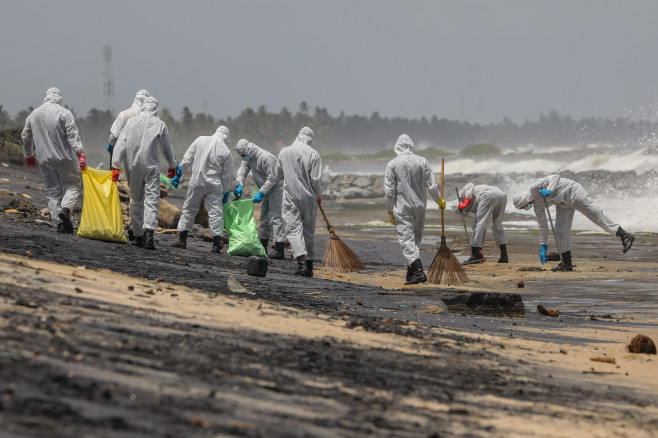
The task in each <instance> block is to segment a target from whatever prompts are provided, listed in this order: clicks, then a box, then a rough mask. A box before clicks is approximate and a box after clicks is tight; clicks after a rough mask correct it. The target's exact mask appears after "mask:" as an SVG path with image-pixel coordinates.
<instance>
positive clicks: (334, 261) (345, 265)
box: [318, 202, 366, 272]
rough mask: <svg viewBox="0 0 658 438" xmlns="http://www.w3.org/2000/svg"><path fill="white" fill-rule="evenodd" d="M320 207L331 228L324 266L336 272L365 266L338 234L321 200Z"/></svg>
mask: <svg viewBox="0 0 658 438" xmlns="http://www.w3.org/2000/svg"><path fill="white" fill-rule="evenodd" d="M318 207H320V212H322V217H323V218H324V221H325V222H326V223H327V229H328V230H329V243H328V244H327V252H325V253H324V259H323V260H322V267H323V268H325V269H327V270H328V271H334V272H354V271H359V270H361V269H363V268H365V267H366V265H365V264H364V263H363V262H362V261H361V259H360V258H359V257H358V256H357V255H356V254H354V252H353V251H352V250H351V249H349V248H348V246H347V245H345V242H343V241H342V240H340V237H338V236H337V235H336V233H335V232H334V227H332V226H331V224H330V223H329V219H327V215H326V214H325V212H324V209H323V208H322V204H320V203H319V202H318Z"/></svg>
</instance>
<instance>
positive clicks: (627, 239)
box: [512, 174, 635, 272]
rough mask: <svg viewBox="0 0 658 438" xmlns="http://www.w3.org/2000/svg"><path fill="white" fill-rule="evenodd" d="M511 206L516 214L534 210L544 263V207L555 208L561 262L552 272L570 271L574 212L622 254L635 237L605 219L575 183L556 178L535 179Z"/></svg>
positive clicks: (571, 267) (540, 252) (546, 236)
mask: <svg viewBox="0 0 658 438" xmlns="http://www.w3.org/2000/svg"><path fill="white" fill-rule="evenodd" d="M512 202H513V203H514V206H515V207H516V208H518V209H520V210H523V209H526V210H528V209H530V207H534V209H535V216H537V223H538V224H539V243H540V247H539V260H540V261H541V263H542V264H544V263H546V261H547V256H546V251H547V250H548V223H547V220H546V205H547V204H548V206H551V205H555V210H556V214H555V240H556V243H557V247H558V248H557V249H558V252H559V253H560V254H561V256H562V257H561V258H562V261H561V262H560V264H559V265H558V266H556V267H554V268H553V269H552V271H554V272H555V271H572V270H573V264H572V260H571V224H572V223H573V215H574V213H575V211H576V210H578V211H579V212H581V213H582V214H583V215H585V217H586V218H587V219H589V220H591V221H592V222H594V223H595V224H596V225H598V226H599V227H601V228H602V229H604V230H605V231H607V232H608V233H610V234H615V235H616V236H618V237H620V238H621V243H622V245H623V247H624V249H623V251H624V253H626V251H628V250H629V249H631V246H633V242H634V241H635V237H634V236H633V235H631V234H629V233H627V232H626V231H624V229H623V228H622V227H621V226H620V225H619V224H617V223H616V222H614V221H612V220H611V219H609V218H608V217H607V216H606V215H605V214H603V210H601V208H600V207H599V206H598V205H597V204H596V203H595V202H594V200H593V199H592V198H590V197H589V195H588V194H587V192H586V191H585V189H584V188H583V186H581V185H580V184H578V183H577V182H576V181H572V180H570V179H567V178H562V177H560V175H557V174H556V175H549V176H547V177H545V178H539V179H538V180H537V181H535V182H534V183H533V184H532V185H531V186H530V189H529V190H527V191H525V192H523V193H521V194H518V195H516V196H514V199H513V201H512Z"/></svg>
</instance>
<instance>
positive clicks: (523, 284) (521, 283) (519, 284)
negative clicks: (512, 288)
mask: <svg viewBox="0 0 658 438" xmlns="http://www.w3.org/2000/svg"><path fill="white" fill-rule="evenodd" d="M516 287H525V283H524V282H523V280H521V281H519V282H518V283H516Z"/></svg>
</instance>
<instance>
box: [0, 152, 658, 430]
mask: <svg viewBox="0 0 658 438" xmlns="http://www.w3.org/2000/svg"><path fill="white" fill-rule="evenodd" d="M2 172H3V175H2V177H3V178H7V179H8V180H9V183H3V184H2V185H0V190H2V189H7V190H9V191H11V192H14V193H17V194H19V196H23V195H27V197H26V196H23V197H24V199H26V200H28V201H30V202H31V203H33V204H34V205H36V206H38V207H39V208H43V207H44V206H45V201H44V199H45V198H44V197H43V191H41V190H39V188H40V187H41V183H40V179H39V178H40V175H39V174H38V172H32V173H29V172H28V170H27V169H25V168H23V167H16V166H13V165H12V166H11V167H9V168H2ZM172 199H173V200H174V201H175V200H176V196H173V197H172ZM324 205H325V208H326V210H327V214H328V215H329V217H330V219H331V220H332V221H334V223H333V225H334V226H335V227H336V232H337V233H338V235H339V236H340V237H341V238H342V239H343V240H344V241H345V242H346V243H347V244H348V245H349V246H350V247H351V248H352V249H353V250H354V251H355V252H356V253H357V254H359V255H360V256H361V257H362V258H363V260H364V261H365V262H366V265H367V269H366V270H365V271H362V272H359V273H351V274H335V273H330V272H327V271H323V270H322V269H320V270H318V271H317V275H316V277H315V278H313V279H310V280H309V279H300V278H298V277H294V276H291V275H290V271H291V270H292V268H293V264H294V261H292V260H290V259H288V260H282V261H278V260H277V261H272V262H271V264H270V266H269V268H268V275H267V277H265V278H258V277H250V276H248V275H246V259H244V258H240V257H230V256H227V255H225V254H222V255H213V256H212V257H211V254H210V253H209V250H210V246H211V244H210V243H206V242H202V241H200V240H195V239H192V240H190V242H189V245H188V249H187V250H186V251H179V250H173V249H171V248H169V245H170V244H171V243H173V241H174V239H175V236H173V235H169V234H157V235H156V245H157V246H158V250H157V251H153V252H149V251H144V250H141V249H138V248H135V247H131V246H129V245H119V244H112V243H105V242H99V241H93V240H85V239H80V238H77V237H72V236H63V235H58V234H56V233H55V232H54V230H53V229H52V228H51V227H49V226H47V225H44V224H42V223H39V222H36V220H37V219H38V216H35V215H33V214H24V213H20V212H7V211H4V212H0V231H1V232H0V293H1V294H2V300H1V302H0V306H2V312H1V316H2V318H1V319H0V334H1V335H0V336H2V347H1V348H0V362H1V363H2V366H1V367H0V370H1V371H0V375H1V376H2V379H1V382H2V383H1V385H2V386H1V387H0V390H2V391H3V398H2V400H1V404H0V422H1V423H2V424H3V428H4V429H3V436H10V437H14V436H35V437H36V436H77V437H81V436H104V437H115V436H116V437H119V436H121V437H126V436H129V437H133V436H134V437H142V436H144V437H145V436H172V437H173V436H281V437H284V436H286V437H289V436H327V437H329V436H364V435H371V436H424V437H427V436H437V437H438V436H441V437H443V436H469V437H470V436H482V437H484V436H487V437H490V436H494V437H503V436H506V437H509V436H518V437H524V436H546V437H549V436H550V437H562V436H563V437H571V436H577V435H582V436H597V437H598V436H600V437H609V436H619V437H631V436H632V437H643V436H647V437H649V436H655V434H656V432H655V430H656V427H658V408H656V406H658V383H657V380H656V378H655V376H656V370H657V368H656V363H657V362H656V360H657V359H656V356H655V355H645V354H632V353H630V352H628V351H627V349H626V346H627V344H628V343H629V342H630V340H631V339H632V338H633V337H634V336H635V335H637V334H644V335H647V336H649V337H651V338H652V339H654V340H658V309H657V304H656V303H657V302H658V288H657V287H656V279H657V278H658V257H657V250H656V248H657V246H658V245H657V244H658V236H657V235H655V234H650V233H642V234H638V235H637V236H636V237H637V241H636V242H635V244H634V246H633V248H632V249H631V251H630V252H629V253H628V254H626V255H624V254H622V252H621V245H620V244H619V242H618V240H617V239H615V238H613V237H610V236H606V235H603V234H598V233H591V232H574V237H573V240H574V251H573V252H574V262H575V263H576V265H577V267H576V268H575V270H574V271H573V272H567V273H553V272H551V271H550V267H551V266H553V265H554V263H551V264H549V265H545V266H542V265H540V264H539V262H538V260H537V254H536V253H537V247H538V240H537V239H538V237H537V234H536V233H533V232H528V231H511V232H508V240H509V253H510V263H509V264H504V265H502V264H497V263H496V260H497V258H498V254H497V251H498V250H497V248H496V247H495V245H493V242H488V246H487V247H485V248H484V253H485V256H486V257H487V261H486V262H485V263H484V264H482V265H476V266H469V267H467V271H468V274H469V276H470V279H471V281H470V282H469V283H467V284H465V285H461V286H456V287H455V286H442V285H441V286H437V285H427V284H423V285H418V286H403V277H404V271H403V270H402V268H403V263H402V257H401V253H400V248H399V245H398V244H397V241H396V239H395V230H394V229H393V228H392V227H390V226H387V225H386V222H385V219H386V212H385V209H384V208H383V202H382V201H379V200H369V201H367V202H364V201H357V200H352V201H341V202H338V201H326V202H325V203H324ZM437 216H438V214H437V213H436V211H428V228H427V230H426V235H425V239H424V241H423V244H422V245H421V249H422V258H423V263H424V265H425V266H426V267H428V266H429V265H430V263H431V261H432V259H433V257H434V254H435V253H436V249H437V247H438V243H437V242H438V238H439V235H440V228H438V226H437V225H438V217H437ZM448 216H449V222H448V231H447V234H448V238H449V240H448V245H449V246H450V248H451V249H452V250H453V251H455V254H456V255H457V256H458V257H463V256H464V255H465V251H466V250H467V248H468V244H467V242H466V240H465V237H464V233H463V228H462V229H461V231H460V228H459V227H460V226H461V221H460V219H459V218H458V217H454V216H455V215H450V214H449V215H448ZM320 220H321V218H320ZM316 241H317V253H318V254H324V251H325V248H326V243H327V232H326V229H325V228H324V225H323V224H322V223H320V222H318V227H317V239H316ZM526 268H540V269H544V270H540V271H527V270H520V269H526ZM231 277H233V278H234V279H235V280H237V281H238V282H239V283H240V284H241V285H243V286H244V290H242V291H240V290H236V289H235V288H233V287H229V285H228V284H227V282H228V280H229V278H231ZM519 281H523V283H524V287H523V288H519V287H518V283H519ZM492 294H493V295H495V294H499V295H498V296H499V297H501V301H500V302H508V301H510V302H511V301H514V300H511V299H510V296H514V297H517V296H518V297H519V299H518V300H517V301H516V302H517V303H522V304H521V306H522V307H521V311H520V312H519V309H518V308H516V309H515V310H514V312H510V313H509V314H504V313H505V311H506V310H505V309H502V308H501V309H502V310H500V311H501V312H502V313H501V314H500V315H495V314H493V313H491V309H490V308H488V307H486V306H485V307H482V306H480V307H478V306H470V305H468V303H466V304H458V302H457V301H455V303H456V304H455V303H453V304H448V306H447V313H446V307H445V306H444V305H443V304H442V303H443V299H444V298H445V297H447V296H452V297H460V296H461V297H468V296H474V297H483V296H492ZM503 298H504V299H505V300H507V301H505V300H503ZM496 303H498V301H496ZM538 304H543V305H545V306H546V307H547V308H550V309H559V310H560V316H559V317H549V316H544V315H541V314H539V313H538V312H537V305H538ZM487 312H489V313H487Z"/></svg>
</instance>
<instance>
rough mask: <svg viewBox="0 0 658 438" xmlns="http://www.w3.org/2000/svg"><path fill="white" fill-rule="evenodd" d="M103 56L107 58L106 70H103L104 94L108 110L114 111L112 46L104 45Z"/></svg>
mask: <svg viewBox="0 0 658 438" xmlns="http://www.w3.org/2000/svg"><path fill="white" fill-rule="evenodd" d="M103 58H104V59H105V70H104V71H103V95H104V96H105V103H106V104H107V109H108V111H112V100H113V99H114V79H112V47H110V46H105V47H103Z"/></svg>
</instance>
